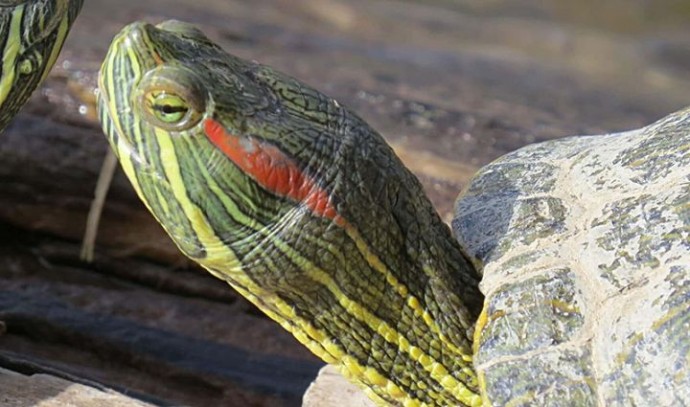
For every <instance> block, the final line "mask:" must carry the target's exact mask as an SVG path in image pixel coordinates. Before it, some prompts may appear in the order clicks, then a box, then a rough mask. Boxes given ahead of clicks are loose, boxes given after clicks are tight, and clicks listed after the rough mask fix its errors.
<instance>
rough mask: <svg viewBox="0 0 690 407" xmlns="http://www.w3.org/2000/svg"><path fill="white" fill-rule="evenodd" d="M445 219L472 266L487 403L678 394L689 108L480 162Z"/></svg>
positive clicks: (595, 401)
mask: <svg viewBox="0 0 690 407" xmlns="http://www.w3.org/2000/svg"><path fill="white" fill-rule="evenodd" d="M453 229H454V231H455V233H456V236H457V237H458V239H459V240H460V243H461V245H462V246H463V247H464V248H465V249H466V251H467V253H468V254H469V255H470V256H472V257H473V258H474V260H475V262H476V264H478V265H479V268H480V269H481V270H482V273H483V280H482V283H481V288H482V291H483V292H484V294H485V295H486V301H485V303H484V310H483V312H482V315H481V317H480V319H479V321H478V323H477V327H476V332H475V364H476V366H475V367H476V369H477V371H478V374H479V377H480V384H481V386H482V391H483V393H484V395H485V400H490V401H491V403H492V405H494V406H502V405H507V404H510V405H513V406H517V405H542V406H546V405H549V406H561V405H578V406H590V405H591V406H596V405H599V406H604V405H605V406H623V405H625V406H629V405H655V406H671V405H681V404H682V405H684V404H687V402H688V401H689V400H690V366H689V365H690V310H689V309H690V109H687V110H684V111H681V112H678V113H675V114H672V115H670V116H668V117H666V118H664V119H662V120H660V121H658V122H657V123H654V124H652V125H650V126H648V127H645V128H642V129H639V130H635V131H630V132H625V133H619V134H609V135H602V136H582V137H571V138H566V139H561V140H555V141H549V142H544V143H540V144H535V145H531V146H528V147H525V148H523V149H520V150H517V151H515V152H513V153H511V154H508V155H506V156H504V157H503V158H501V159H499V160H497V161H495V162H494V163H492V164H490V165H488V166H486V167H484V168H482V169H481V170H480V172H479V173H478V174H477V175H476V176H475V178H473V180H472V181H471V183H470V185H469V186H468V187H467V188H466V190H465V191H464V192H463V193H462V194H461V196H460V198H459V200H458V202H457V204H456V217H455V219H454V221H453Z"/></svg>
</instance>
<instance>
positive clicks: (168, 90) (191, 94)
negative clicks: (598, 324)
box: [138, 68, 206, 131]
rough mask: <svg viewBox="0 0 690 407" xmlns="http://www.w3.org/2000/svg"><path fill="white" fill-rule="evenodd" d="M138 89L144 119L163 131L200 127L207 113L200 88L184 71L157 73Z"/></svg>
mask: <svg viewBox="0 0 690 407" xmlns="http://www.w3.org/2000/svg"><path fill="white" fill-rule="evenodd" d="M138 88H139V89H138V93H139V96H138V104H139V107H140V109H141V111H142V113H143V116H144V119H145V120H147V121H148V122H149V123H151V124H153V125H154V126H156V127H160V128H162V129H164V130H168V131H184V130H188V129H190V128H192V127H194V126H196V124H197V123H199V121H200V120H201V118H202V116H203V115H204V112H205V110H206V100H205V98H204V97H203V95H202V92H201V91H200V90H199V86H197V84H196V81H194V80H193V78H192V77H191V76H189V75H188V73H187V72H186V71H184V70H180V69H172V68H170V69H167V68H166V69H154V70H153V71H151V72H149V73H148V74H147V75H146V76H145V77H144V79H143V80H142V82H141V83H140V85H139V87H138Z"/></svg>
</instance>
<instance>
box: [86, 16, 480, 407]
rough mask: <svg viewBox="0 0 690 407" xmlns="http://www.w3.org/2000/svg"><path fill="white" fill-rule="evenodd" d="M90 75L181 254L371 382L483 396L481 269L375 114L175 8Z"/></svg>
mask: <svg viewBox="0 0 690 407" xmlns="http://www.w3.org/2000/svg"><path fill="white" fill-rule="evenodd" d="M99 87H100V96H99V110H100V117H101V121H102V125H103V129H104V132H105V133H106V135H107V137H108V139H109V141H110V144H111V146H112V148H113V149H114V151H115V153H116V154H117V155H118V158H119V160H120V162H121V164H122V167H123V169H124V171H125V173H126V174H127V176H128V178H129V179H130V181H131V182H132V184H133V186H134V188H135V189H136V191H137V193H138V194H139V196H140V198H141V199H142V200H143V201H144V203H145V204H146V205H147V206H148V208H149V209H150V210H151V212H152V213H153V214H154V216H155V217H156V218H157V219H158V221H159V222H160V223H161V224H162V225H163V227H164V228H165V229H166V231H167V232H168V234H169V235H170V236H171V237H172V238H173V240H174V241H175V242H176V243H177V245H178V246H179V247H180V249H181V250H182V251H183V252H184V253H185V254H186V255H187V256H189V257H190V258H192V259H193V260H196V261H197V262H198V263H200V264H201V265H202V266H204V267H205V268H206V269H208V270H209V271H210V272H211V273H213V274H214V275H216V276H218V277H219V278H222V279H225V280H226V281H228V282H229V283H230V284H231V285H232V286H233V287H234V288H235V289H237V290H238V291H239V292H240V293H241V294H242V295H244V296H245V297H246V298H247V299H249V300H250V301H252V302H253V303H254V304H256V305H257V306H258V307H259V308H260V309H261V310H263V311H264V312H265V313H266V314H267V315H269V316H270V317H271V318H273V319H275V320H276V321H277V322H279V323H280V324H281V325H282V326H283V327H284V328H286V329H287V330H289V331H290V332H292V333H293V334H294V335H295V337H296V338H297V339H298V340H300V341H301V342H302V343H304V344H305V345H306V346H307V347H309V349H310V350H312V351H313V352H314V353H315V354H317V355H318V356H320V357H321V358H322V359H324V360H325V361H327V362H329V363H333V364H336V365H338V366H339V367H340V368H341V370H342V371H343V372H344V373H345V374H346V375H347V376H349V377H351V378H352V379H353V380H354V381H355V382H357V383H359V384H360V385H362V386H363V387H364V388H365V389H366V390H367V392H368V394H369V395H370V396H371V397H372V398H374V399H376V400H378V401H387V402H390V403H392V404H395V405H403V404H404V405H410V406H412V405H433V404H434V403H436V404H439V405H463V404H470V405H476V404H477V403H479V397H478V396H477V395H476V393H475V391H476V389H477V383H476V379H475V378H474V373H473V371H472V368H471V364H470V359H471V356H470V354H471V350H470V348H471V344H470V340H469V339H468V330H470V329H471V326H472V325H473V324H474V318H475V316H476V315H477V314H478V311H479V308H480V307H481V301H482V298H481V294H479V291H478V289H477V284H478V276H477V275H476V273H475V272H474V271H473V269H472V268H471V266H470V265H469V263H468V262H467V260H466V259H465V258H464V256H463V254H462V251H461V250H460V248H459V246H458V244H457V242H456V241H455V240H454V239H453V238H452V236H451V234H450V231H449V229H448V227H447V226H446V225H444V224H443V222H442V221H441V220H440V218H439V216H438V215H437V214H436V212H435V211H434V210H433V208H432V206H431V204H430V202H429V200H428V199H427V198H426V197H425V195H424V193H423V191H422V188H421V185H420V184H419V182H418V181H417V179H416V178H415V177H414V176H413V175H412V174H411V173H410V172H409V171H408V170H407V169H406V168H405V167H404V166H403V165H402V163H401V162H400V160H399V159H398V158H397V157H396V156H395V154H394V153H393V151H392V149H391V148H390V147H389V146H388V145H387V144H386V143H385V141H384V140H383V138H382V137H381V136H380V135H379V134H378V133H376V132H375V131H374V130H373V129H371V127H369V126H368V125H367V124H366V123H364V122H363V121H362V120H361V119H359V118H358V117H357V116H356V115H354V114H352V113H351V112H349V111H348V110H347V109H345V108H343V107H342V106H341V105H340V104H338V103H337V102H336V101H335V100H333V99H331V98H329V97H328V96H326V95H324V94H322V93H320V92H318V91H316V90H314V89H312V88H310V87H309V86H307V85H305V84H303V83H301V82H299V81H297V80H296V79H294V78H291V77H289V76H287V75H284V74H281V73H279V72H276V71H274V70H272V69H270V68H268V67H265V66H262V65H258V64H256V63H252V62H248V61H244V60H242V59H240V58H237V57H234V56H232V55H229V54H227V53H225V52H224V51H223V50H222V49H220V48H219V47H218V46H216V45H214V44H213V43H212V42H211V41H210V40H209V39H208V38H206V37H205V36H204V35H203V34H202V33H200V32H199V31H198V30H196V29H194V28H192V27H190V26H189V25H186V24H183V23H180V22H165V23H162V24H160V25H158V26H152V25H150V24H144V23H134V24H132V25H129V26H128V27H126V28H125V29H123V31H122V32H121V33H120V34H119V35H118V36H117V37H116V38H115V39H114V40H113V43H112V45H111V47H110V50H109V52H108V55H107V57H106V59H105V61H104V63H103V66H102V68H101V75H100V79H99ZM425 403H426V404H425Z"/></svg>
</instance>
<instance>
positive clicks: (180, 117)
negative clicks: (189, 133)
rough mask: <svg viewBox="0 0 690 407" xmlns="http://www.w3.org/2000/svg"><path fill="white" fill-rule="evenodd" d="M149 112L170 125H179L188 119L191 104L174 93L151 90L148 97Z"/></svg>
mask: <svg viewBox="0 0 690 407" xmlns="http://www.w3.org/2000/svg"><path fill="white" fill-rule="evenodd" d="M146 107H147V110H148V111H149V114H151V115H152V116H154V117H155V118H156V119H157V120H159V121H160V122H162V123H165V124H168V125H173V126H174V125H178V124H180V123H182V122H183V121H185V119H187V116H188V115H189V113H190V106H189V104H188V103H187V101H186V100H184V99H183V98H182V97H181V96H179V95H176V94H174V93H168V92H165V91H161V92H150V93H149V94H148V95H147V97H146Z"/></svg>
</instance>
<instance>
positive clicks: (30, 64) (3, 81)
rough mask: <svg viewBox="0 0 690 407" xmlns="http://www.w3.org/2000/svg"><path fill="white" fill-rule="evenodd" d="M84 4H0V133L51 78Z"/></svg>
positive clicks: (25, 0) (2, 0) (33, 0)
mask: <svg viewBox="0 0 690 407" xmlns="http://www.w3.org/2000/svg"><path fill="white" fill-rule="evenodd" d="M82 3H83V0H0V52H2V66H0V131H2V130H3V129H4V128H5V126H7V123H9V121H10V120H11V119H12V118H13V117H14V116H15V115H16V114H17V112H18V111H19V109H21V108H22V106H24V104H25V103H26V101H27V100H28V99H29V96H31V93H32V92H33V91H34V90H35V89H36V88H37V87H38V85H40V84H41V82H43V80H44V79H45V78H46V76H48V73H49V72H50V69H51V68H52V67H53V64H54V63H55V61H56V60H57V57H58V54H59V53H60V50H61V49H62V44H63V43H64V41H65V38H66V37H67V34H68V33H69V30H70V27H71V26H72V23H73V22H74V19H75V18H76V17H77V15H78V14H79V11H80V10H81V7H82Z"/></svg>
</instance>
